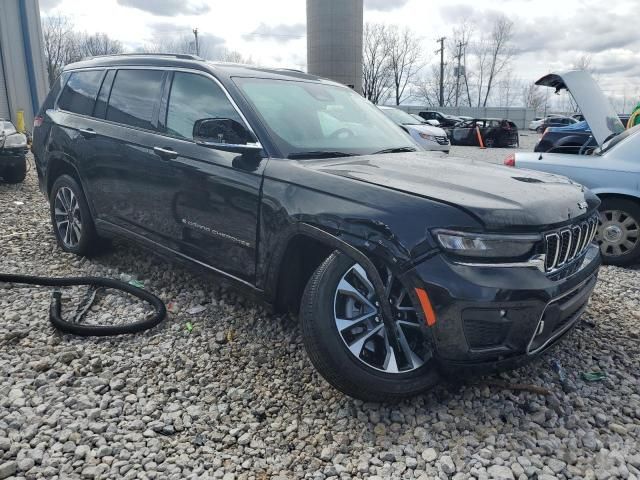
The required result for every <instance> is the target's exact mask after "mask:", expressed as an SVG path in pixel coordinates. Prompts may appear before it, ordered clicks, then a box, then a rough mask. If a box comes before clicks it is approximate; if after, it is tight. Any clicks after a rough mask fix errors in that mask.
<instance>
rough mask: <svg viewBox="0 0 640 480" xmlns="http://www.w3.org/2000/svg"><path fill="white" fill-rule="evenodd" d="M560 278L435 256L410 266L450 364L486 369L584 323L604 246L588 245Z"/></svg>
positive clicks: (529, 355)
mask: <svg viewBox="0 0 640 480" xmlns="http://www.w3.org/2000/svg"><path fill="white" fill-rule="evenodd" d="M575 262H576V264H574V265H573V266H568V267H567V268H571V269H572V273H571V274H570V275H568V276H567V277H566V278H564V279H561V280H554V279H551V278H549V276H548V274H545V273H544V272H542V271H540V270H539V269H538V268H535V267H523V266H513V267H507V268H494V267H491V266H478V265H473V266H471V265H461V264H458V263H454V262H452V261H451V260H450V259H448V258H447V257H446V256H444V255H435V256H433V257H431V258H429V259H428V260H426V261H424V262H423V263H421V264H419V265H418V266H416V267H415V268H414V269H413V270H412V271H410V272H408V274H407V279H410V281H411V283H413V286H414V287H416V288H424V289H425V290H426V291H427V292H428V294H429V298H430V301H431V304H432V307H433V310H434V312H435V317H436V322H435V324H434V325H433V326H431V327H430V328H429V329H428V331H429V333H430V335H429V337H430V338H431V340H432V342H433V348H434V352H435V353H434V356H435V358H436V359H437V360H438V362H439V364H440V365H441V367H442V368H443V369H445V370H456V371H458V372H460V373H465V372H467V373H472V372H473V373H482V372H490V371H497V370H503V369H506V368H512V367H515V366H518V365H520V364H523V363H525V362H527V361H529V360H531V359H533V358H534V357H536V356H538V355H539V354H541V353H543V352H544V351H546V350H547V349H548V348H549V347H550V346H552V345H553V344H555V343H556V342H557V341H558V340H559V339H560V338H562V337H563V336H564V335H565V334H566V333H567V332H568V331H569V330H571V328H572V327H573V326H575V325H576V323H577V322H578V320H579V318H580V315H581V314H582V312H583V311H584V310H585V309H586V307H587V304H588V301H589V298H590V296H591V293H592V291H593V289H594V287H595V284H596V279H597V273H598V268H599V266H600V263H601V262H600V255H599V249H598V247H597V246H596V245H594V244H592V245H591V246H589V247H588V248H587V249H586V251H585V253H584V255H582V256H581V257H580V258H579V259H576V260H575Z"/></svg>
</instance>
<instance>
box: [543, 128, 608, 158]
mask: <svg viewBox="0 0 640 480" xmlns="http://www.w3.org/2000/svg"><path fill="white" fill-rule="evenodd" d="M597 146H598V143H597V142H596V140H595V139H594V138H593V135H592V134H591V128H590V127H589V124H588V123H587V122H586V121H582V122H578V123H574V124H572V125H568V126H566V127H549V128H547V129H546V130H545V131H544V134H543V135H542V137H541V138H540V140H539V141H538V143H536V145H535V147H534V149H533V151H534V152H549V153H552V152H556V153H575V154H579V153H584V152H585V151H588V150H593V149H594V148H596V147H597Z"/></svg>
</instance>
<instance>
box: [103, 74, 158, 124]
mask: <svg viewBox="0 0 640 480" xmlns="http://www.w3.org/2000/svg"><path fill="white" fill-rule="evenodd" d="M163 81H164V72H162V71H161V70H118V73H117V74H116V78H115V80H114V81H113V87H112V89H111V96H110V97H109V106H108V108H107V120H111V121H112V122H117V123H123V124H125V125H131V126H132V127H138V128H144V129H146V130H155V129H156V120H157V116H158V109H159V104H160V97H161V95H162V83H163Z"/></svg>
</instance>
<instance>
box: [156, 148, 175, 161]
mask: <svg viewBox="0 0 640 480" xmlns="http://www.w3.org/2000/svg"><path fill="white" fill-rule="evenodd" d="M153 151H154V153H155V154H156V155H158V156H159V157H160V158H162V159H163V160H173V159H174V158H178V152H176V151H175V150H171V149H170V148H161V147H153Z"/></svg>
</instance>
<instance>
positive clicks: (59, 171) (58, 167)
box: [46, 157, 86, 197]
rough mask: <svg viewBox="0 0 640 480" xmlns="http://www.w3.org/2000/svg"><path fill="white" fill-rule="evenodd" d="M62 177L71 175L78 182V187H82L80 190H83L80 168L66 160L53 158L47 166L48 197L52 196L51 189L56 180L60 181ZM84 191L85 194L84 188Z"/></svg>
mask: <svg viewBox="0 0 640 480" xmlns="http://www.w3.org/2000/svg"><path fill="white" fill-rule="evenodd" d="M61 175H69V176H70V177H73V179H74V180H76V181H77V182H78V185H80V188H82V180H81V177H80V172H79V171H78V168H77V167H76V166H75V165H74V163H73V162H72V161H70V160H69V159H66V158H62V157H52V158H51V159H50V160H49V163H48V165H47V176H46V178H47V183H46V193H47V197H49V196H50V195H51V188H52V187H53V184H54V183H55V181H56V179H58V178H59V177H60V176H61ZM82 190H83V192H84V188H82ZM85 195H86V193H85Z"/></svg>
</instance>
